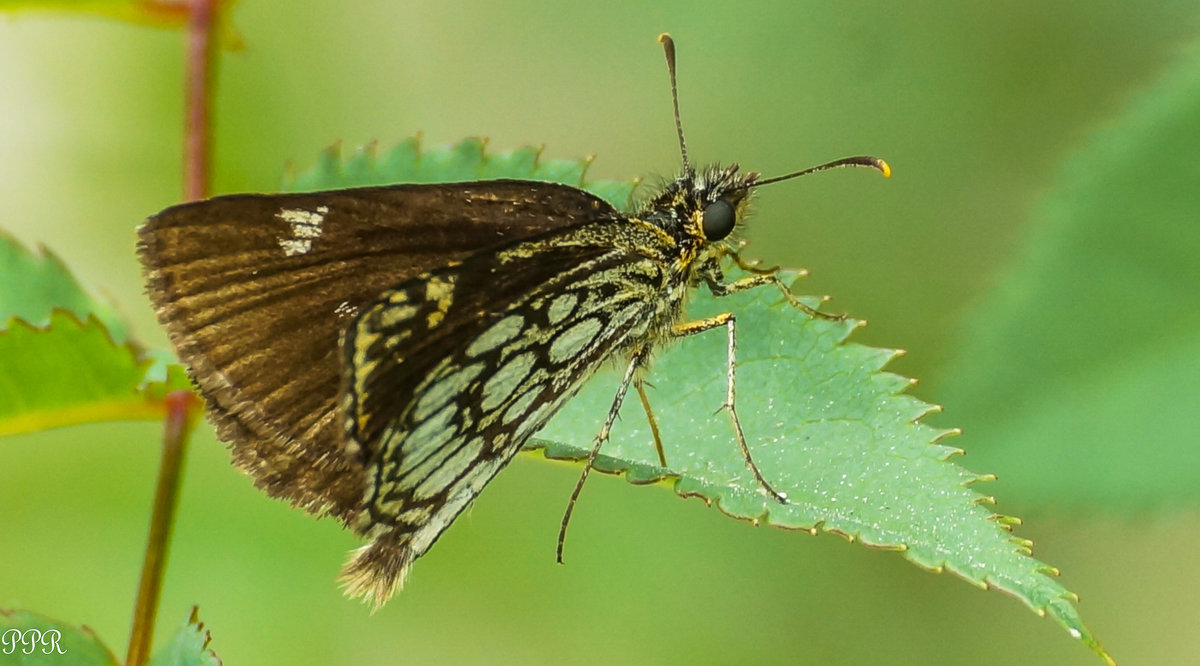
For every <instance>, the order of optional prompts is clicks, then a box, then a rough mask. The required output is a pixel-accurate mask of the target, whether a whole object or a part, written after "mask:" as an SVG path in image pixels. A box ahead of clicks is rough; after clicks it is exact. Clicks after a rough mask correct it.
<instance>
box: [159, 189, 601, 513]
mask: <svg viewBox="0 0 1200 666" xmlns="http://www.w3.org/2000/svg"><path fill="white" fill-rule="evenodd" d="M611 214H615V211H613V209H612V208H611V206H609V205H608V204H607V203H605V202H604V201H602V200H600V199H598V198H597V197H595V196H593V195H591V194H589V193H587V192H584V191H582V190H578V189H575V188H571V187H567V186H563V185H554V184H549V183H537V182H527V181H481V182H472V183H450V184H438V185H397V186H390V187H371V188H360V189H350V190H339V191H330V192H316V193H308V194H275V195H234V196H226V197H218V198H214V199H209V200H207V201H200V202H194V203H188V204H183V205H180V206H175V207H172V208H168V209H166V210H164V211H163V212H161V213H159V214H158V215H155V216H153V217H151V218H149V219H148V220H147V221H146V222H145V224H144V225H142V227H141V228H140V229H139V232H138V233H139V243H138V254H139V256H140V257H141V260H142V263H143V265H144V267H145V272H146V276H147V290H148V292H149V294H150V298H151V300H152V301H153V302H154V305H155V307H156V309H157V313H158V318H159V321H160V322H162V324H163V325H164V326H165V327H166V329H167V332H168V334H169V336H170V339H171V342H172V343H173V344H174V346H175V348H176V350H177V351H178V353H179V356H180V358H181V360H182V361H183V362H184V363H185V364H186V365H187V366H188V367H189V368H190V370H191V375H192V379H193V380H194V381H195V382H196V384H197V385H198V386H199V388H200V391H201V393H202V394H203V395H204V397H205V399H206V400H207V402H208V411H209V414H210V418H211V420H212V421H213V423H214V424H215V425H216V427H217V432H218V435H219V436H220V437H221V439H222V440H224V441H226V442H229V443H230V444H231V445H232V449H233V456H234V461H235V462H236V463H237V464H238V465H239V466H241V467H242V468H244V469H246V470H247V471H249V472H250V473H251V474H252V475H253V476H254V478H255V480H256V484H257V485H258V486H259V487H260V488H263V489H264V490H265V491H266V492H268V493H269V494H271V495H273V496H277V497H281V498H285V499H288V500H290V501H291V502H292V503H294V504H296V505H300V506H303V507H304V508H306V509H308V510H309V511H313V512H314V513H324V512H328V513H332V514H335V515H338V516H340V517H342V518H346V517H348V516H349V515H350V514H351V513H352V511H353V507H354V506H355V505H356V504H357V503H358V502H359V501H360V500H361V496H362V491H363V485H362V484H363V477H362V473H361V469H360V468H358V467H357V465H356V464H354V463H352V461H350V460H348V459H347V457H346V456H344V455H343V453H342V434H341V431H342V423H341V419H340V418H339V416H338V409H337V406H338V394H339V385H340V381H341V380H340V375H341V369H340V364H341V361H340V359H341V355H340V353H339V336H340V334H341V332H342V331H343V329H344V328H345V327H346V326H347V325H348V324H349V323H350V322H352V321H353V320H354V318H355V316H356V315H357V313H358V310H359V309H360V308H361V307H362V306H363V305H364V304H365V303H368V302H369V301H372V300H374V299H375V298H377V297H378V296H379V295H380V294H381V293H383V292H384V291H385V290H387V289H388V288H389V287H392V286H394V285H397V284H399V283H402V282H404V281H405V280H407V279H409V278H411V277H413V276H416V275H419V274H421V273H424V272H427V271H429V270H432V269H434V268H437V267H440V266H445V265H450V264H452V263H453V262H456V261H461V260H464V259H466V258H467V257H469V256H471V255H474V254H476V253H479V252H483V251H486V250H489V249H492V248H495V247H498V246H503V245H508V244H511V243H514V242H518V241H520V240H523V239H526V238H529V237H531V236H534V235H537V234H541V233H545V232H547V231H550V230H553V229H556V228H562V227H570V226H575V225H579V224H582V223H584V222H586V221H588V220H593V219H596V218H597V217H604V216H606V215H611Z"/></svg>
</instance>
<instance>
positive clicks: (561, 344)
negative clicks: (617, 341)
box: [550, 317, 600, 365]
mask: <svg viewBox="0 0 1200 666" xmlns="http://www.w3.org/2000/svg"><path fill="white" fill-rule="evenodd" d="M599 332H600V320H599V319H596V318H594V317H589V318H587V319H584V320H582V321H580V322H578V323H575V324H573V325H572V326H571V327H570V328H568V329H567V330H565V331H563V332H562V333H559V334H558V337H557V338H554V342H552V343H550V362H551V363H554V364H556V365H557V364H559V363H562V362H563V361H565V360H567V359H570V358H574V357H575V356H577V355H578V354H579V352H581V351H583V349H584V348H585V347H587V345H588V343H589V342H591V341H592V340H594V339H595V338H596V334H597V333H599Z"/></svg>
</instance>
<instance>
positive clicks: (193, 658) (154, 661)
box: [147, 607, 221, 666]
mask: <svg viewBox="0 0 1200 666" xmlns="http://www.w3.org/2000/svg"><path fill="white" fill-rule="evenodd" d="M210 641H212V636H210V635H209V633H208V630H207V629H205V628H204V623H203V622H201V621H200V611H199V609H198V608H196V607H193V608H192V612H191V614H190V615H189V616H188V619H187V621H186V622H184V623H183V626H181V627H180V628H179V631H177V632H175V635H174V636H173V637H171V642H170V643H168V644H167V645H166V646H164V647H163V648H162V649H161V650H159V651H158V652H157V653H156V654H155V655H154V656H153V657H152V658H151V659H150V662H149V663H148V664H147V666H221V660H220V659H219V658H217V655H216V653H214V652H213V651H212V650H210V649H208V644H209V642H210Z"/></svg>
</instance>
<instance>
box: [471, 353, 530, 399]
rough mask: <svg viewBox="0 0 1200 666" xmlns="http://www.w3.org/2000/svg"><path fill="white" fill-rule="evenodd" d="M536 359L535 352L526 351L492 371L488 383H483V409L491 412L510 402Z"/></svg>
mask: <svg viewBox="0 0 1200 666" xmlns="http://www.w3.org/2000/svg"><path fill="white" fill-rule="evenodd" d="M535 361H536V357H535V356H534V354H533V352H525V353H523V354H518V355H516V356H514V357H512V358H511V359H509V360H508V362H506V363H505V364H504V365H502V366H500V368H499V369H498V370H496V372H494V373H492V376H491V377H488V380H487V383H485V384H484V385H483V400H482V401H481V402H480V405H479V406H480V407H482V408H483V411H485V412H490V411H492V410H493V409H496V408H497V407H499V406H500V405H503V404H504V403H505V402H508V399H509V398H511V397H512V394H513V391H515V390H517V387H518V386H520V385H521V382H522V380H524V379H525V378H526V377H528V376H529V371H530V370H532V369H533V364H534V362H535Z"/></svg>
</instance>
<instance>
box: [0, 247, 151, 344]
mask: <svg viewBox="0 0 1200 666" xmlns="http://www.w3.org/2000/svg"><path fill="white" fill-rule="evenodd" d="M0 284H2V285H4V288H3V289H0V330H3V329H4V328H5V327H6V326H7V325H8V322H9V320H11V319H13V318H17V319H22V320H24V321H26V322H28V323H31V324H33V325H35V326H45V325H46V324H47V323H49V321H50V313H51V312H52V311H54V310H55V309H63V310H69V311H71V312H72V313H74V314H75V316H76V317H77V318H79V319H86V318H87V317H89V316H93V317H96V318H97V319H98V320H100V321H101V322H104V325H105V327H107V328H108V330H109V333H110V334H111V335H112V336H113V339H115V340H117V341H119V342H124V341H125V340H126V339H127V335H128V334H127V332H126V326H125V322H124V320H122V318H121V316H120V315H119V314H118V313H117V311H116V309H115V308H113V307H112V305H111V304H109V303H108V302H107V301H104V300H102V299H99V298H94V297H92V296H91V295H90V294H88V293H87V292H86V291H85V290H84V289H83V287H81V286H80V285H79V282H78V281H77V280H76V279H75V276H74V275H71V272H70V271H69V270H68V269H67V267H66V266H65V265H64V264H63V262H62V260H61V259H59V258H58V257H57V256H55V255H54V253H52V252H50V251H49V250H47V249H46V248H44V247H42V248H38V252H36V253H34V252H31V251H29V250H28V249H27V248H26V247H25V246H23V245H21V243H19V242H17V239H15V238H13V237H12V236H10V235H8V234H7V233H5V232H4V231H3V230H0Z"/></svg>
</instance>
